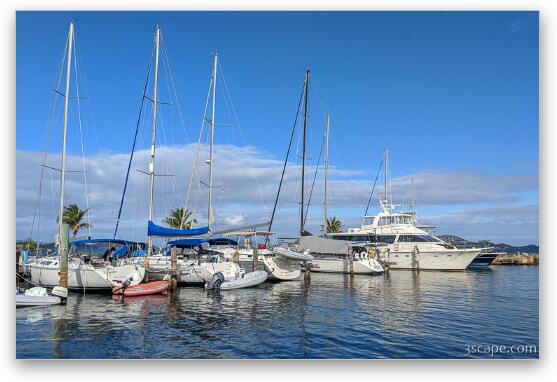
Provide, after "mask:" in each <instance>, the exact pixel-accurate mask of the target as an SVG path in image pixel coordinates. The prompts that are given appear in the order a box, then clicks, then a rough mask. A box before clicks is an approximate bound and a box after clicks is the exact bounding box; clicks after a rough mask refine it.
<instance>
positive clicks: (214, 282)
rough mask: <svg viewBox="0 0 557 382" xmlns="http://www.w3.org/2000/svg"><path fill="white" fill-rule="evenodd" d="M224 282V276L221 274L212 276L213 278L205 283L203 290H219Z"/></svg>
mask: <svg viewBox="0 0 557 382" xmlns="http://www.w3.org/2000/svg"><path fill="white" fill-rule="evenodd" d="M223 282H224V275H223V274H222V273H221V272H217V273H215V274H213V278H211V280H210V281H207V282H206V283H205V289H207V290H213V289H219V288H220V286H221V284H222V283H223Z"/></svg>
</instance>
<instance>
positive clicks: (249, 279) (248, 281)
mask: <svg viewBox="0 0 557 382" xmlns="http://www.w3.org/2000/svg"><path fill="white" fill-rule="evenodd" d="M265 280H267V272H265V271H255V272H249V273H243V272H240V273H239V274H238V275H237V276H236V277H234V278H230V279H228V280H225V279H224V276H223V274H222V273H221V272H217V273H215V274H214V275H213V278H212V279H211V280H210V281H208V282H207V283H205V289H207V290H213V289H220V290H232V289H241V288H250V287H253V286H256V285H259V284H261V283H264V282H265Z"/></svg>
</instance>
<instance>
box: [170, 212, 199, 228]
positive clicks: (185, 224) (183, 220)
mask: <svg viewBox="0 0 557 382" xmlns="http://www.w3.org/2000/svg"><path fill="white" fill-rule="evenodd" d="M195 223H197V220H196V219H195V218H192V216H191V211H190V210H188V209H186V210H184V209H183V208H176V209H175V210H170V214H169V215H168V216H167V217H166V219H164V224H166V225H168V226H169V227H170V228H174V229H182V228H186V229H190V228H191V226H192V225H193V224H195Z"/></svg>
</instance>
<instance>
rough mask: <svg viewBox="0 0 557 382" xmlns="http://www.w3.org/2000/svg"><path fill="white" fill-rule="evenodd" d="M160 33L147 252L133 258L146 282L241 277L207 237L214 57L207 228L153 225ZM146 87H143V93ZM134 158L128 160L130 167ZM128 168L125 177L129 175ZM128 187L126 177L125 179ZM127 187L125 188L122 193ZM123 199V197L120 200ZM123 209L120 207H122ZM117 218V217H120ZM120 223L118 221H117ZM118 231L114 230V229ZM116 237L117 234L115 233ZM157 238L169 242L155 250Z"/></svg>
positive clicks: (157, 50)
mask: <svg viewBox="0 0 557 382" xmlns="http://www.w3.org/2000/svg"><path fill="white" fill-rule="evenodd" d="M161 33H162V32H161V29H160V27H158V26H157V28H156V30H155V44H154V47H155V52H154V53H155V54H154V57H155V70H154V86H153V97H152V101H153V121H152V134H151V136H152V141H151V150H150V163H149V172H148V174H149V177H150V188H149V218H148V227H147V236H148V238H147V250H146V252H144V253H143V256H138V257H135V258H134V261H135V262H136V263H142V264H143V265H144V266H145V267H146V268H147V278H148V279H149V280H164V279H167V278H168V277H169V274H170V273H175V275H176V281H177V282H178V283H185V284H190V285H191V284H197V285H204V284H205V283H206V282H207V281H209V280H210V279H211V278H212V277H213V275H214V274H215V273H220V274H222V275H223V276H224V277H225V279H227V280H228V279H234V278H237V277H238V275H240V274H242V270H241V269H240V267H239V265H238V264H236V263H234V262H232V261H226V259H225V258H224V257H223V256H222V254H220V253H217V252H215V251H212V250H210V249H209V246H210V243H211V239H210V237H207V236H208V235H209V234H210V227H211V224H212V221H213V210H212V181H213V180H212V176H213V175H212V166H213V158H212V154H213V134H214V119H215V118H214V117H215V98H216V78H217V65H218V55H217V54H214V55H213V70H212V74H211V87H212V94H213V96H212V99H213V103H212V117H211V119H210V120H208V121H209V123H210V124H209V126H210V135H211V145H210V158H209V160H208V161H207V162H208V164H209V198H208V209H207V220H208V224H207V226H206V227H200V228H185V227H184V224H182V226H181V227H180V228H179V229H173V228H167V227H162V226H159V225H157V224H156V223H155V222H153V218H154V213H153V212H154V211H153V203H154V195H155V189H154V186H155V176H156V175H155V153H156V133H157V108H158V102H159V101H158V68H159V54H160V49H161V47H160V45H161ZM146 88H147V86H145V89H146ZM144 98H145V96H144ZM132 158H133V149H132V156H131V157H130V163H131V160H132ZM129 168H130V167H129V166H128V173H129ZM126 184H127V176H126ZM125 188H126V185H125V186H124V193H125ZM122 197H124V195H123V196H122ZM121 206H122V204H121ZM120 210H121V208H120ZM119 216H120V213H119ZM118 219H119V218H118ZM183 223H185V222H183ZM116 230H117V227H116ZM115 235H116V232H115ZM155 237H159V238H164V239H167V240H168V239H173V240H169V241H167V243H166V246H165V248H162V249H160V250H158V251H157V250H156V249H155V247H154V245H153V238H155ZM172 252H174V253H175V255H176V269H174V270H173V269H172V259H171V254H172Z"/></svg>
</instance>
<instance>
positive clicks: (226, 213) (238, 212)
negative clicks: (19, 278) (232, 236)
mask: <svg viewBox="0 0 557 382" xmlns="http://www.w3.org/2000/svg"><path fill="white" fill-rule="evenodd" d="M201 151H202V155H201V156H200V157H202V158H203V159H202V160H200V161H199V162H198V163H197V164H196V165H197V169H198V176H199V179H200V180H201V181H203V182H205V183H206V182H207V167H208V166H207V164H206V163H204V159H205V158H206V155H205V154H206V150H204V149H202V150H201ZM194 157H195V145H186V146H162V147H160V148H158V149H157V159H156V172H157V173H158V174H159V175H172V176H158V177H156V186H155V213H154V215H155V219H154V220H155V221H156V222H158V223H160V222H161V221H162V219H163V218H164V217H165V216H166V214H167V213H168V211H169V210H170V209H172V208H176V207H179V206H181V205H182V204H183V202H184V197H185V193H186V190H187V187H188V182H189V179H190V175H191V168H192V163H193V161H194ZM148 158H149V153H148V152H147V150H142V151H138V152H136V153H135V156H134V161H133V164H132V171H131V173H130V181H129V184H128V189H127V193H126V202H125V204H124V212H123V214H122V220H121V222H120V231H119V232H120V234H119V236H121V237H129V238H130V239H144V236H145V233H146V220H147V217H148V190H149V177H148V176H147V175H145V174H143V173H141V172H139V171H137V170H142V171H146V169H147V168H148V160H149V159H148ZM128 159H129V155H128V154H120V153H110V152H100V153H97V154H95V155H91V156H89V157H87V158H86V159H85V167H86V169H87V170H88V171H87V172H86V175H87V181H88V184H89V187H88V190H89V192H88V197H89V206H90V208H91V210H90V219H91V223H92V224H93V235H95V236H97V237H99V236H112V232H113V230H114V224H115V219H116V216H117V213H118V207H119V203H120V198H121V195H122V188H123V185H124V176H125V173H126V169H127V165H128ZM59 160H60V156H59V155H49V156H48V160H47V163H46V164H47V165H48V166H51V167H58V166H59V165H58V163H59ZM16 161H17V174H16V179H17V186H16V187H17V215H16V216H17V218H16V219H17V220H16V224H17V237H18V238H25V237H27V236H28V235H29V233H30V230H31V225H32V221H33V215H34V210H35V201H36V199H37V191H38V187H39V179H40V174H41V167H40V164H41V161H42V153H38V152H28V151H17V154H16ZM282 165H283V163H282V161H281V160H278V159H275V158H272V157H271V156H270V155H268V154H267V153H265V152H263V151H261V150H258V149H257V148H255V147H247V148H242V147H237V146H233V145H217V146H215V150H214V174H213V176H214V178H213V179H214V189H213V206H214V211H215V217H216V227H215V229H221V228H226V227H227V226H235V225H237V224H238V223H239V222H241V221H242V219H243V221H244V222H245V223H246V224H253V223H260V222H265V221H268V220H269V218H270V214H271V210H272V206H273V203H274V200H275V196H276V190H277V187H278V183H279V180H280V175H281V172H282ZM67 167H68V169H69V170H75V171H81V170H82V158H81V157H78V156H73V155H72V156H69V157H68V166H67ZM299 170H300V168H299V165H295V164H289V165H288V167H287V172H286V177H285V180H284V184H283V191H282V194H281V198H280V202H279V207H278V210H277V215H276V217H275V223H276V224H275V225H274V229H275V231H277V232H278V233H279V235H294V234H295V233H296V232H297V229H298V228H297V227H298V225H299V204H297V202H299V188H300V187H299V185H300V179H299V177H300V171H299ZM314 171H315V167H311V166H309V167H308V168H307V172H306V174H307V178H306V188H307V190H308V193H309V190H310V188H311V182H312V179H313V174H314ZM330 174H331V177H330V181H329V205H330V210H331V213H335V214H337V213H338V214H339V215H338V216H340V217H341V218H343V216H346V221H345V223H346V224H347V225H350V224H348V223H351V222H352V221H353V222H354V224H356V225H357V223H358V222H359V218H355V216H359V215H361V214H362V213H363V209H364V208H365V205H366V203H367V200H368V197H369V192H370V189H371V180H370V179H369V176H366V173H365V172H364V171H361V170H357V169H346V168H335V167H332V168H330ZM412 178H413V179H414V180H415V186H416V200H417V202H418V204H419V206H451V205H459V206H461V205H470V206H471V207H473V206H477V205H479V204H481V205H488V206H489V205H492V206H497V207H498V208H499V207H500V208H511V209H512V206H513V205H516V204H517V203H518V201H519V199H520V197H521V193H523V192H527V191H531V190H537V177H533V176H523V175H513V176H502V175H498V176H494V175H489V174H482V173H477V172H471V171H467V172H465V171H460V172H447V171H434V170H430V171H422V172H418V173H415V174H412V175H406V176H402V177H398V178H394V179H393V180H392V189H393V192H394V199H395V200H399V201H400V200H402V195H403V193H404V194H405V198H406V201H407V202H409V199H410V193H411V190H410V184H411V179H412ZM66 189H67V193H66V203H77V204H78V205H79V206H80V207H82V208H85V206H86V197H85V187H84V174H83V173H80V172H75V173H68V174H67V182H66ZM381 191H382V189H381V187H380V186H378V188H377V189H376V190H375V195H374V198H373V202H372V203H373V206H376V204H377V198H378V196H379V194H380V193H381ZM58 198H59V173H58V172H57V171H54V170H51V169H45V170H44V177H43V186H42V195H41V198H40V201H41V202H40V211H39V212H40V213H38V214H37V218H36V219H35V224H34V236H35V237H37V234H36V233H37V230H38V229H39V230H40V236H39V238H40V239H42V240H50V239H51V238H52V236H53V232H54V230H55V219H56V216H57V211H58V203H59V202H58ZM322 198H323V182H322V172H321V171H319V172H318V178H317V180H316V184H315V188H314V191H313V195H312V207H311V210H310V214H309V216H308V228H309V229H310V230H311V231H313V232H318V231H319V229H320V224H321V221H322ZM189 200H190V202H189V205H188V207H189V208H190V209H191V210H194V211H195V217H196V218H197V220H198V222H199V224H203V223H204V222H206V211H207V207H206V206H207V187H206V186H204V185H203V184H202V183H200V182H198V181H195V182H193V187H192V193H191V194H190V199H189ZM306 201H307V199H306ZM509 206H510V207H509ZM536 208H537V207H536ZM500 211H501V210H498V209H493V210H491V211H487V210H486V211H485V214H484V215H483V216H486V217H487V216H491V218H492V219H494V220H497V221H498V222H499V223H501V222H503V223H504V224H512V221H511V220H509V219H507V218H506V217H505V216H504V215H502V214H501V212H500ZM350 216H352V218H351V217H350ZM432 218H435V217H432ZM438 218H439V219H441V220H440V222H442V224H448V223H450V222H449V221H448V220H447V219H449V220H450V219H453V220H454V219H456V220H459V221H460V220H463V219H464V218H466V217H465V216H464V215H462V213H461V215H459V213H457V212H455V213H453V214H448V215H446V216H445V217H442V216H440V217H438ZM442 219H445V221H442ZM528 221H529V222H530V224H534V223H535V224H536V225H537V218H536V217H532V218H531V219H529V220H528Z"/></svg>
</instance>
